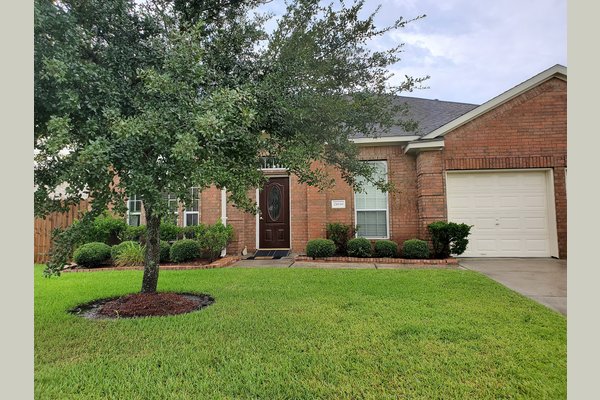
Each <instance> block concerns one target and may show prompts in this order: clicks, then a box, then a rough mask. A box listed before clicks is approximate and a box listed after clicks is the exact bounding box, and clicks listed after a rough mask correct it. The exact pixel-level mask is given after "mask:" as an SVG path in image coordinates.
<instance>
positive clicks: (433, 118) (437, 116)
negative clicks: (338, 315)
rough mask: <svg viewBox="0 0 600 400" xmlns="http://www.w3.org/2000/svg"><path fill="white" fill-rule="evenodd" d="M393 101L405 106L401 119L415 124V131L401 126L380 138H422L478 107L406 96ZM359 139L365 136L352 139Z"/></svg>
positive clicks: (359, 135)
mask: <svg viewBox="0 0 600 400" xmlns="http://www.w3.org/2000/svg"><path fill="white" fill-rule="evenodd" d="M395 101H396V102H397V103H398V104H407V106H408V113H407V114H406V116H403V117H402V119H403V120H408V119H412V120H413V121H415V122H417V123H418V127H417V130H416V131H414V132H406V131H405V130H404V129H403V128H402V127H401V126H394V127H392V128H391V129H390V130H389V131H388V132H381V133H380V134H379V136H381V137H390V136H414V135H418V136H424V135H426V134H428V133H430V132H433V131H434V130H436V129H437V128H439V127H440V126H442V125H445V124H447V123H448V122H450V121H452V120H454V119H456V118H458V117H460V116H461V115H463V114H466V113H467V112H469V111H471V110H472V109H474V108H476V107H478V106H479V105H477V104H468V103H456V102H453V101H441V100H431V99H421V98H417V97H406V96H397V97H396V98H395ZM361 137H365V136H364V135H363V134H361V133H358V134H356V135H354V138H361Z"/></svg>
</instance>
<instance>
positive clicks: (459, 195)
mask: <svg viewBox="0 0 600 400" xmlns="http://www.w3.org/2000/svg"><path fill="white" fill-rule="evenodd" d="M546 181H547V180H546V172H545V171H531V170H529V171H510V172H498V171H494V172H488V171H486V172H466V173H464V172H461V173H451V172H449V173H448V175H447V182H446V188H447V200H448V202H447V205H448V219H449V220H450V221H453V222H464V223H467V224H469V225H473V228H472V229H471V235H470V237H469V246H468V247H467V251H466V252H465V253H464V254H463V255H464V256H475V257H478V256H487V257H527V256H530V257H548V256H550V244H549V243H550V242H549V241H550V235H549V219H548V209H547V207H548V199H547V187H546V185H547V183H546Z"/></svg>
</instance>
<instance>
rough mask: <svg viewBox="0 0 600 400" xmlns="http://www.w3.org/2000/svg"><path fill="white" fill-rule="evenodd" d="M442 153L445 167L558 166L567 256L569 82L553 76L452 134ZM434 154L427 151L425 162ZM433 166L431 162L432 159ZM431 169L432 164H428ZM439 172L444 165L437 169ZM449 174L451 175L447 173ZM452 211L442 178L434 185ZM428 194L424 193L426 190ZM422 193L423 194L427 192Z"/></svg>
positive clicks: (562, 252)
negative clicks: (566, 178)
mask: <svg viewBox="0 0 600 400" xmlns="http://www.w3.org/2000/svg"><path fill="white" fill-rule="evenodd" d="M444 143H445V147H444V150H443V151H441V152H438V153H437V154H438V156H436V157H437V158H439V157H441V158H442V162H443V169H444V170H445V171H447V170H466V169H503V168H506V169H519V168H552V170H553V175H554V192H555V207H556V221H557V235H558V250H559V256H560V257H561V258H566V257H567V207H566V202H567V200H566V190H565V174H564V168H565V167H566V166H567V83H566V82H565V81H563V80H560V79H558V78H553V79H551V80H549V81H547V82H545V83H543V84H541V85H539V86H537V87H535V88H533V89H531V90H529V91H528V92H525V93H523V94H522V95H520V96H519V97H517V98H515V99H513V100H511V101H509V102H507V103H505V104H503V105H501V106H500V107H497V108H495V109H493V110H491V111H489V112H488V113H486V114H484V115H482V116H480V117H478V118H477V119H475V120H473V121H471V122H469V123H467V124H465V125H463V126H461V127H460V128H458V129H456V130H454V131H453V132H450V133H448V134H447V135H446V136H445V137H444ZM431 157H432V156H431V152H428V153H421V154H420V155H419V156H418V161H417V164H419V159H421V158H422V159H423V161H421V163H422V164H423V165H426V162H425V161H424V160H425V158H428V159H429V158H431ZM427 163H429V161H427ZM427 165H429V164H427ZM435 169H436V170H439V166H437V165H436V166H435ZM442 176H445V175H442ZM429 183H430V184H431V186H432V187H433V189H432V190H434V191H435V192H436V193H438V195H437V196H436V197H437V200H434V199H432V198H430V199H428V200H427V201H428V202H435V201H437V202H438V203H439V204H438V206H439V205H440V204H443V206H442V207H443V208H444V209H445V208H446V204H445V201H446V197H445V194H443V193H442V194H440V188H441V186H440V185H445V182H443V183H440V181H439V179H438V180H435V182H429ZM423 193H424V192H423ZM423 193H421V194H423Z"/></svg>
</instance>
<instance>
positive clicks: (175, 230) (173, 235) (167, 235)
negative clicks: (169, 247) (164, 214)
mask: <svg viewBox="0 0 600 400" xmlns="http://www.w3.org/2000/svg"><path fill="white" fill-rule="evenodd" d="M180 238H183V228H181V227H179V226H177V225H175V224H173V223H172V222H163V223H161V224H160V240H166V241H167V242H169V241H173V240H177V239H180Z"/></svg>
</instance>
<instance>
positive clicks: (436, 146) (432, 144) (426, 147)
mask: <svg viewBox="0 0 600 400" xmlns="http://www.w3.org/2000/svg"><path fill="white" fill-rule="evenodd" d="M443 148H444V139H441V138H440V139H438V140H430V141H427V142H419V141H416V142H411V143H409V144H407V145H406V146H405V147H404V154H406V153H410V152H414V153H418V152H420V151H431V150H442V149H443Z"/></svg>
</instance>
